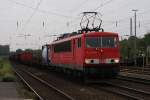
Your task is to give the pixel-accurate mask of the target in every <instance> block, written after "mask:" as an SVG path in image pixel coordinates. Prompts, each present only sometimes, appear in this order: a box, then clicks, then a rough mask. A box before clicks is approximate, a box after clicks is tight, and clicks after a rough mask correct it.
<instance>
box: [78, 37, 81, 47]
mask: <svg viewBox="0 0 150 100" xmlns="http://www.w3.org/2000/svg"><path fill="white" fill-rule="evenodd" d="M80 47H81V38H79V39H78V48H80Z"/></svg>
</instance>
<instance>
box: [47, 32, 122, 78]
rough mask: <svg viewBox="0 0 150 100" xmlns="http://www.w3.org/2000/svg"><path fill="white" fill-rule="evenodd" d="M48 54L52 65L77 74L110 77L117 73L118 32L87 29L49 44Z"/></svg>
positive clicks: (118, 53) (118, 56) (118, 54)
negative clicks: (90, 30)
mask: <svg viewBox="0 0 150 100" xmlns="http://www.w3.org/2000/svg"><path fill="white" fill-rule="evenodd" d="M48 54H49V57H48V58H49V61H50V64H51V65H53V66H58V67H60V68H63V69H69V70H72V71H75V72H76V73H78V74H79V73H80V74H84V75H85V74H86V75H90V76H93V75H96V76H100V77H101V76H102V77H103V76H110V77H111V76H115V75H117V74H118V72H119V60H120V59H119V58H120V51H119V39H118V34H117V33H112V32H87V33H82V34H78V35H74V36H70V35H68V36H65V38H60V39H58V40H56V41H54V42H53V43H52V44H50V46H49V52H48Z"/></svg>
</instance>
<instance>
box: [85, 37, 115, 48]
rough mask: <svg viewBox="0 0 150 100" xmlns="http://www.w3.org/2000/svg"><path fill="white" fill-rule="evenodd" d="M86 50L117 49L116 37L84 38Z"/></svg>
mask: <svg viewBox="0 0 150 100" xmlns="http://www.w3.org/2000/svg"><path fill="white" fill-rule="evenodd" d="M86 47H87V48H115V47H117V39H116V37H86Z"/></svg>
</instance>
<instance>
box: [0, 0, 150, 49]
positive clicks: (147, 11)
mask: <svg viewBox="0 0 150 100" xmlns="http://www.w3.org/2000/svg"><path fill="white" fill-rule="evenodd" d="M0 1H1V3H0V44H10V45H11V50H15V49H17V48H21V49H25V48H33V49H37V48H41V45H43V44H45V43H50V42H51V41H52V40H54V39H55V38H56V37H48V35H57V34H61V33H68V32H72V31H77V30H78V29H80V27H79V22H80V18H81V12H84V11H97V12H100V13H101V14H102V16H101V17H102V20H103V25H102V26H103V28H104V30H105V31H111V32H118V33H119V35H120V36H121V35H122V36H123V35H129V34H130V18H131V17H132V18H133V15H134V12H133V11H132V9H138V12H137V35H138V36H143V34H145V33H146V32H147V31H149V30H150V7H149V6H150V0H0ZM116 21H117V23H118V24H117V26H116ZM43 22H44V25H43ZM139 23H140V24H139ZM133 32H134V31H133ZM25 35H26V37H24V36H25Z"/></svg>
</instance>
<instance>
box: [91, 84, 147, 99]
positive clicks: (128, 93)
mask: <svg viewBox="0 0 150 100" xmlns="http://www.w3.org/2000/svg"><path fill="white" fill-rule="evenodd" d="M102 84H103V86H101V85H102ZM102 84H100V85H94V88H96V89H100V90H104V91H107V92H111V93H114V94H117V95H121V96H124V97H126V98H128V99H133V100H149V99H150V92H149V91H144V90H142V89H137V88H132V87H130V86H129V87H128V86H125V85H120V84H116V83H114V82H111V81H103V83H102Z"/></svg>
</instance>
